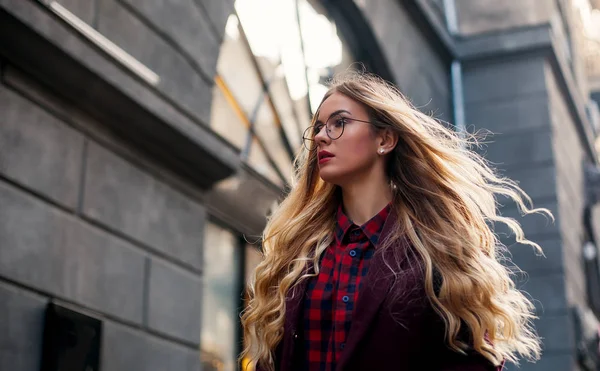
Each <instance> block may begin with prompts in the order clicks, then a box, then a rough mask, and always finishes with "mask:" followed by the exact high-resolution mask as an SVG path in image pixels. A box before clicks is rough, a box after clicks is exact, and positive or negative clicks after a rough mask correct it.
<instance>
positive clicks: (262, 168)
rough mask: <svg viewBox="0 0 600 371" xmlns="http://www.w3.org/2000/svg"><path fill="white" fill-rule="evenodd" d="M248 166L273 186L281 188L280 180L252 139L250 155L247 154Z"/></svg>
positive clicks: (256, 142)
mask: <svg viewBox="0 0 600 371" xmlns="http://www.w3.org/2000/svg"><path fill="white" fill-rule="evenodd" d="M248 164H249V165H250V166H251V167H252V169H254V170H256V171H257V172H258V173H259V174H261V175H262V176H264V177H265V178H267V179H269V180H270V181H271V182H273V183H274V184H276V185H278V186H280V187H283V182H282V180H281V178H280V177H279V176H278V175H277V173H276V172H275V170H274V169H273V167H272V166H271V164H270V163H269V161H268V160H267V156H265V153H264V151H263V150H262V148H261V147H260V145H259V144H258V141H257V140H256V139H254V140H253V141H252V145H251V146H250V153H249V154H248Z"/></svg>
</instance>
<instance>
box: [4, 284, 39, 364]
mask: <svg viewBox="0 0 600 371" xmlns="http://www.w3.org/2000/svg"><path fill="white" fill-rule="evenodd" d="M0 303H2V305H1V307H2V309H1V310H0V370H10V371H31V370H39V369H40V365H41V362H40V360H41V356H42V336H43V329H44V310H45V306H46V304H47V300H46V299H44V298H42V297H39V296H37V295H34V294H31V293H29V292H26V291H24V290H20V289H16V288H13V287H9V286H5V285H4V284H0Z"/></svg>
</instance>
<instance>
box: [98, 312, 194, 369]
mask: <svg viewBox="0 0 600 371" xmlns="http://www.w3.org/2000/svg"><path fill="white" fill-rule="evenodd" d="M102 340H103V341H102V361H101V362H102V369H103V370H107V371H131V370H136V371H156V370H177V371H198V370H200V356H199V352H198V349H194V348H187V347H184V346H181V345H178V344H174V343H172V342H169V341H166V340H163V339H160V338H158V337H155V336H152V335H149V334H147V333H143V332H140V331H137V330H133V329H129V328H127V327H124V326H121V325H117V324H115V323H112V322H110V321H105V322H104V336H103V339H102Z"/></svg>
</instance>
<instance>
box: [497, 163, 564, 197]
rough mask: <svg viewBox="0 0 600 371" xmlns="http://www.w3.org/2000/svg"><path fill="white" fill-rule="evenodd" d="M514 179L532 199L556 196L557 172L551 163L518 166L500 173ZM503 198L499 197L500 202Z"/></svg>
mask: <svg viewBox="0 0 600 371" xmlns="http://www.w3.org/2000/svg"><path fill="white" fill-rule="evenodd" d="M501 174H502V175H503V176H506V177H508V178H510V179H512V180H514V181H516V182H517V183H518V185H519V187H520V188H521V189H522V190H523V191H525V193H527V195H529V197H531V198H532V199H542V198H551V197H556V194H557V174H556V168H555V167H554V166H552V164H551V163H550V164H544V165H543V166H534V167H529V168H521V167H518V168H517V169H516V170H511V169H510V168H509V169H506V170H505V171H502V173H501ZM502 200H503V198H502V197H499V201H500V202H501V203H503V202H502Z"/></svg>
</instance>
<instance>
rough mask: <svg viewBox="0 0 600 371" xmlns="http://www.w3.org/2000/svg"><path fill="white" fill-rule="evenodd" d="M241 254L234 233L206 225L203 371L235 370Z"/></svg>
mask: <svg viewBox="0 0 600 371" xmlns="http://www.w3.org/2000/svg"><path fill="white" fill-rule="evenodd" d="M241 253H242V251H241V249H240V247H239V246H238V242H237V238H236V236H235V235H234V234H233V233H231V232H230V231H228V230H227V229H224V228H221V227H219V226H217V225H215V224H212V223H208V224H207V225H206V228H205V238H204V292H203V296H202V298H203V302H202V327H201V358H202V369H203V370H205V371H234V370H235V369H236V364H237V348H236V344H237V328H238V305H239V297H240V290H241V288H240V280H241V278H242V277H241V272H240V264H239V263H240V254H241Z"/></svg>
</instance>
